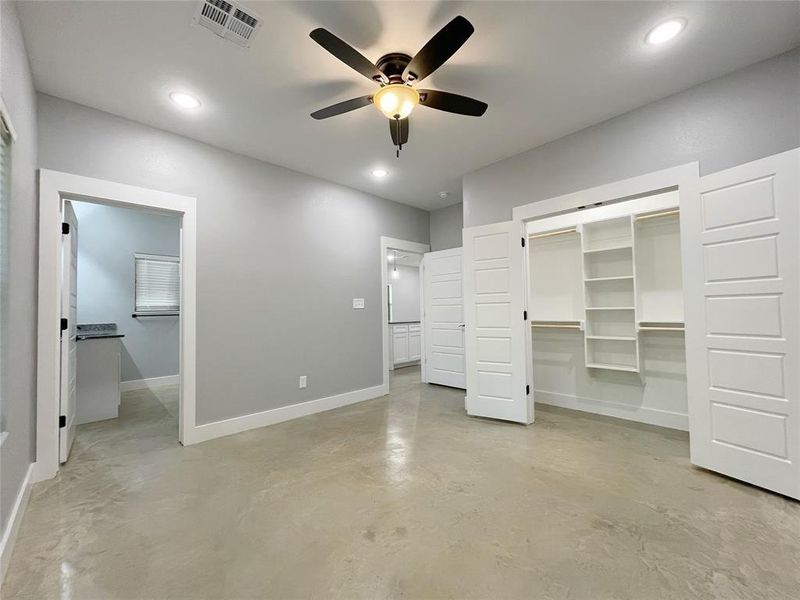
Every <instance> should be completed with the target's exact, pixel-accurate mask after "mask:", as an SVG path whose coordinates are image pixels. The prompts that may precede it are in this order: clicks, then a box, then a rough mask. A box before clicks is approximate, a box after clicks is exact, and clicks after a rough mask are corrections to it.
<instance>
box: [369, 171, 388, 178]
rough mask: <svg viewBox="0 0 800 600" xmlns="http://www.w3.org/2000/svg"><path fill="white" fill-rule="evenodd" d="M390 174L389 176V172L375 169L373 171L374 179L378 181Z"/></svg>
mask: <svg viewBox="0 0 800 600" xmlns="http://www.w3.org/2000/svg"><path fill="white" fill-rule="evenodd" d="M388 174H389V171H387V170H386V169H373V170H372V176H373V177H377V178H378V179H383V178H384V177H386V176H387V175H388Z"/></svg>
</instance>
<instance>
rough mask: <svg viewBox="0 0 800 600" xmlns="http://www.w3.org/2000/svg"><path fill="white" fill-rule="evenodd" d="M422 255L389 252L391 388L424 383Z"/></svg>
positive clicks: (394, 249) (388, 289) (387, 260)
mask: <svg viewBox="0 0 800 600" xmlns="http://www.w3.org/2000/svg"><path fill="white" fill-rule="evenodd" d="M421 262H422V254H420V253H418V252H408V251H404V250H397V249H396V248H389V249H388V250H387V256H386V265H385V266H386V270H387V272H388V273H387V274H388V277H387V279H388V281H389V283H387V284H386V286H387V290H386V293H387V295H388V311H389V320H388V322H387V326H388V328H389V336H390V338H391V343H390V344H389V354H390V360H389V368H390V369H391V371H392V376H391V382H390V387H392V384H393V383H395V382H400V381H406V380H408V381H412V380H413V381H414V383H416V382H417V381H419V379H420V364H421V362H422V324H421V323H422V288H421V285H420V283H421V282H420V279H421V277H420V263H421Z"/></svg>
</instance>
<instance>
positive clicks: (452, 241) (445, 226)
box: [431, 202, 464, 252]
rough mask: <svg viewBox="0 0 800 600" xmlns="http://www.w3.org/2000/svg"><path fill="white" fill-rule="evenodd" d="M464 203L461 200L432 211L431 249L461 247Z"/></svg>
mask: <svg viewBox="0 0 800 600" xmlns="http://www.w3.org/2000/svg"><path fill="white" fill-rule="evenodd" d="M463 228H464V205H463V204H462V203H461V202H459V203H458V204H453V205H451V206H446V207H444V208H440V209H438V210H432V211H431V251H433V252H435V251H436V250H449V249H450V248H460V247H461V230H462V229H463Z"/></svg>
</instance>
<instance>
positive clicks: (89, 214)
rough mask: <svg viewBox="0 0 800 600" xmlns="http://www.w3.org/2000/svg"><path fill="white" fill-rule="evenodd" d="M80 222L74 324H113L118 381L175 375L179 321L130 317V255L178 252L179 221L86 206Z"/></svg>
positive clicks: (79, 205) (79, 211) (80, 206)
mask: <svg viewBox="0 0 800 600" xmlns="http://www.w3.org/2000/svg"><path fill="white" fill-rule="evenodd" d="M72 204H73V207H74V209H75V215H76V217H77V218H78V323H117V326H118V327H119V330H120V331H121V332H122V333H124V334H125V337H124V338H122V381H130V380H133V379H148V378H150V377H164V376H166V375H176V374H177V373H178V353H179V339H178V334H179V328H178V317H149V318H143V319H134V318H132V317H131V314H132V313H133V307H134V263H133V255H134V254H135V253H137V252H141V253H145V254H163V255H167V256H178V255H179V254H180V237H181V235H180V219H179V218H178V217H177V216H169V215H159V214H154V213H148V212H144V211H141V210H131V209H127V208H119V207H113V206H103V205H102V204H91V203H88V202H73V203H72Z"/></svg>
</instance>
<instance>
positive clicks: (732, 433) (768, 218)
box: [680, 150, 800, 499]
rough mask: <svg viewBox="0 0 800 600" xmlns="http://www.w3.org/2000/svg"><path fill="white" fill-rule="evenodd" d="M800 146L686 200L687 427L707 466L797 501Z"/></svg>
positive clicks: (696, 459)
mask: <svg viewBox="0 0 800 600" xmlns="http://www.w3.org/2000/svg"><path fill="white" fill-rule="evenodd" d="M799 179H800V150H792V151H790V152H784V153H782V154H778V155H775V156H771V157H768V158H765V159H762V160H758V161H755V162H751V163H747V164H744V165H740V166H738V167H734V168H732V169H728V170H726V171H722V172H719V173H713V174H711V175H707V176H705V177H702V178H701V179H700V202H699V203H698V202H689V203H682V204H681V223H680V225H681V239H682V250H683V256H684V260H683V265H684V287H685V292H684V297H685V313H686V316H685V319H686V354H687V361H686V362H687V380H688V392H689V430H690V442H691V459H692V462H693V463H694V464H696V465H698V466H700V467H704V468H706V469H710V470H712V471H717V472H719V473H722V474H724V475H728V476H730V477H734V478H736V479H740V480H742V481H746V482H748V483H752V484H754V485H757V486H760V487H763V488H766V489H769V490H773V491H775V492H779V493H781V494H785V495H787V496H791V497H793V498H798V499H800V412H798V408H799V406H798V405H799V403H800V385H798V375H799V374H800V301H799V299H798V285H799V284H798V279H800V261H799V260H798V254H799V253H800V245H799V244H798V234H797V232H798V226H799V225H800V218H798V207H800V181H799Z"/></svg>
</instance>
